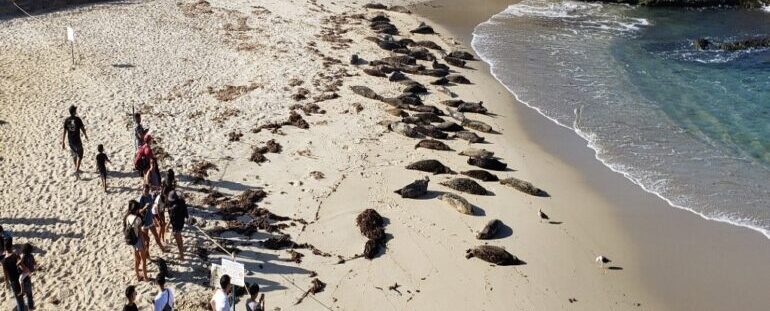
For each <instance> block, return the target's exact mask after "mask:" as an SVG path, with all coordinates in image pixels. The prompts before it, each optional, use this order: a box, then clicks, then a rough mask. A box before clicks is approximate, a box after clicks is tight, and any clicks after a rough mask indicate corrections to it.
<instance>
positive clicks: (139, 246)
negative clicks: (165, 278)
mask: <svg viewBox="0 0 770 311" xmlns="http://www.w3.org/2000/svg"><path fill="white" fill-rule="evenodd" d="M139 211H140V208H139V202H137V201H134V200H131V201H130V202H129V203H128V213H127V214H126V217H124V218H123V232H124V234H125V238H126V242H127V243H131V245H132V247H133V248H134V272H136V278H137V279H139V281H143V280H148V278H147V257H145V256H144V255H145V254H144V245H145V243H144V239H143V238H142V234H141V227H142V217H141V216H139ZM140 266H141V267H142V269H141V270H142V272H143V273H142V274H140V273H139V271H140Z"/></svg>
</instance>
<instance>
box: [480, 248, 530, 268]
mask: <svg viewBox="0 0 770 311" xmlns="http://www.w3.org/2000/svg"><path fill="white" fill-rule="evenodd" d="M465 253H466V254H465V258H468V259H471V258H473V257H476V258H478V259H481V260H483V261H486V262H489V263H493V264H496V265H498V266H511V265H522V264H524V262H523V261H521V260H519V258H516V256H513V255H511V253H509V252H508V251H506V250H505V248H502V247H499V246H492V245H481V246H477V247H475V248H472V249H469V250H467V251H465Z"/></svg>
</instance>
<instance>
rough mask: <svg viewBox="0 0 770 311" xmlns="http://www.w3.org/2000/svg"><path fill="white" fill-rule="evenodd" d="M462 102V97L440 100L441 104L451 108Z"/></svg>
mask: <svg viewBox="0 0 770 311" xmlns="http://www.w3.org/2000/svg"><path fill="white" fill-rule="evenodd" d="M463 103H465V101H464V100H462V99H447V100H442V101H441V104H442V105H445V106H449V107H452V108H457V107H458V106H460V105H461V104H463Z"/></svg>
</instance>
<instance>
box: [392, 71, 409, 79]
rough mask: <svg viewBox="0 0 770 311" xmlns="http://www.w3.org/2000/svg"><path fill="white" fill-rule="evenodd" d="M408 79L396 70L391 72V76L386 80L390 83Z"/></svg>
mask: <svg viewBox="0 0 770 311" xmlns="http://www.w3.org/2000/svg"><path fill="white" fill-rule="evenodd" d="M408 79H409V78H407V77H406V75H404V74H403V73H401V72H400V71H398V70H396V71H393V74H391V75H390V77H389V78H388V80H390V81H391V82H398V81H404V80H408Z"/></svg>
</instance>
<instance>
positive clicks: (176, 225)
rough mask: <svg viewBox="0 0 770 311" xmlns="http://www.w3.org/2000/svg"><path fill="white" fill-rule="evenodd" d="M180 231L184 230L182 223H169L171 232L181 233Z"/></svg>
mask: <svg viewBox="0 0 770 311" xmlns="http://www.w3.org/2000/svg"><path fill="white" fill-rule="evenodd" d="M182 229H184V223H181V224H180V223H178V222H171V231H172V232H174V233H182Z"/></svg>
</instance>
